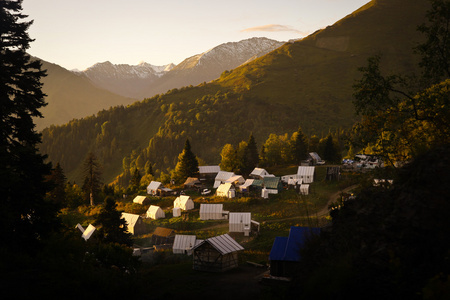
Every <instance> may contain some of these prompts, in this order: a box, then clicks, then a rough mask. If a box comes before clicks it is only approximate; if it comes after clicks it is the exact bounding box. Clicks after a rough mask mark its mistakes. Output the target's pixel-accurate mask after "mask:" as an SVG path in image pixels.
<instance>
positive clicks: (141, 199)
mask: <svg viewBox="0 0 450 300" xmlns="http://www.w3.org/2000/svg"><path fill="white" fill-rule="evenodd" d="M148 201H149V199H148V198H147V197H145V196H136V197H135V198H134V199H133V203H138V204H146V203H147V202H148Z"/></svg>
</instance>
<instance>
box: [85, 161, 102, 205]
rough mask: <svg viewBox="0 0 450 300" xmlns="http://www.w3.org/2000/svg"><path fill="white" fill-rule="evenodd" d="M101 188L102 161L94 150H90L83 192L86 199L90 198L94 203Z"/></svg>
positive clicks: (92, 203) (86, 163) (86, 162)
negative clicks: (99, 160) (100, 161)
mask: <svg viewBox="0 0 450 300" xmlns="http://www.w3.org/2000/svg"><path fill="white" fill-rule="evenodd" d="M100 190H101V171H100V163H99V162H98V160H97V157H96V156H95V154H94V153H93V152H89V154H88V156H87V158H86V160H85V161H84V184H83V192H84V196H85V198H86V199H89V202H90V205H94V200H95V199H96V198H97V196H98V194H99V192H100Z"/></svg>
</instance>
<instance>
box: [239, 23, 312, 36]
mask: <svg viewBox="0 0 450 300" xmlns="http://www.w3.org/2000/svg"><path fill="white" fill-rule="evenodd" d="M253 31H265V32H280V31H288V32H295V33H298V34H301V35H307V34H308V32H304V31H300V30H297V29H295V28H292V27H290V26H286V25H279V24H268V25H262V26H256V27H250V28H246V29H243V30H241V32H253Z"/></svg>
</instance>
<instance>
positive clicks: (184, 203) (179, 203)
mask: <svg viewBox="0 0 450 300" xmlns="http://www.w3.org/2000/svg"><path fill="white" fill-rule="evenodd" d="M173 207H174V208H175V207H179V208H181V209H182V210H190V209H194V201H192V199H191V198H190V197H189V196H186V195H180V196H179V197H177V198H176V199H175V201H173Z"/></svg>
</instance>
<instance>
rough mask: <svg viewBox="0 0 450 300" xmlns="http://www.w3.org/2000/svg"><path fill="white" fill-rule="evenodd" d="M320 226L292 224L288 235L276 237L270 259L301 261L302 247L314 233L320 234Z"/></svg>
mask: <svg viewBox="0 0 450 300" xmlns="http://www.w3.org/2000/svg"><path fill="white" fill-rule="evenodd" d="M319 232H320V228H316V227H298V226H292V227H291V228H290V230H289V236H288V237H276V238H275V241H274V243H273V245H272V250H271V251H270V254H269V259H270V260H284V261H299V260H300V249H301V248H302V247H303V245H304V244H305V241H306V239H307V238H308V237H309V236H311V235H312V234H319Z"/></svg>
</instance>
